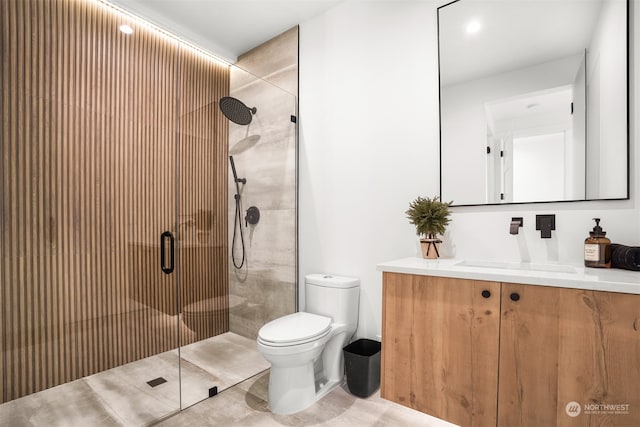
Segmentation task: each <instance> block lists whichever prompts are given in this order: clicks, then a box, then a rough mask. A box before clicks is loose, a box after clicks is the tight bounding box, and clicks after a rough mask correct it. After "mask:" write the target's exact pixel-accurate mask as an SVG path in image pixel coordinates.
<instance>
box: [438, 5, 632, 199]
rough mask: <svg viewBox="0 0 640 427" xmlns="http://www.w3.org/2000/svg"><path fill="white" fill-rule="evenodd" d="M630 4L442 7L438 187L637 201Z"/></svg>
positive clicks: (455, 194) (484, 195)
mask: <svg viewBox="0 0 640 427" xmlns="http://www.w3.org/2000/svg"><path fill="white" fill-rule="evenodd" d="M628 13H629V4H628V0H580V1H568V0H548V1H539V0H519V1H513V0H458V1H454V2H452V3H449V4H447V5H445V6H442V7H440V8H438V51H439V75H440V175H441V178H440V195H441V197H442V200H445V201H450V200H453V205H454V206H466V205H486V204H489V205H493V204H509V203H535V202H557V201H579V200H612V199H628V198H629V178H628V176H629V167H628V165H629V160H628V158H629V113H628V110H629V103H628V93H629V91H628V74H629V71H628V69H629V67H628V62H629V54H628V44H629V43H628V39H629V30H628V27H629V25H628Z"/></svg>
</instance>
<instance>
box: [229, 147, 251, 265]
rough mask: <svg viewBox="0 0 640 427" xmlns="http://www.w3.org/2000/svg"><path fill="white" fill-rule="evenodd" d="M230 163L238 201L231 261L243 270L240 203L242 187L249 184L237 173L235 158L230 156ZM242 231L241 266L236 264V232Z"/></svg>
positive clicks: (241, 239)
mask: <svg viewBox="0 0 640 427" xmlns="http://www.w3.org/2000/svg"><path fill="white" fill-rule="evenodd" d="M229 162H230V163H231V171H232V172H233V182H235V183H236V194H235V196H234V198H235V200H236V213H235V217H234V219H233V240H232V241H231V259H232V260H233V266H234V267H235V268H237V269H238V270H239V269H241V268H242V266H243V265H244V259H245V247H244V234H243V232H242V213H241V212H242V206H241V201H240V185H239V183H242V185H245V184H246V183H247V179H246V178H238V174H237V173H236V164H235V162H234V161H233V156H229ZM237 229H240V242H241V244H242V260H241V261H240V264H239V265H238V263H237V262H236V251H235V249H236V230H237Z"/></svg>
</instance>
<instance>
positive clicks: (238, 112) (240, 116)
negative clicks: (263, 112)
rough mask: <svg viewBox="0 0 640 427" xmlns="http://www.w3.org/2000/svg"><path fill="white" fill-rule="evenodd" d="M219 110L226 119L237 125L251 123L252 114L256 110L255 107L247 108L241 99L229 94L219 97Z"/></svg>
mask: <svg viewBox="0 0 640 427" xmlns="http://www.w3.org/2000/svg"><path fill="white" fill-rule="evenodd" d="M220 110H222V114H224V116H225V117H226V118H227V119H229V120H231V121H232V122H233V123H236V124H238V125H248V124H249V123H251V120H252V119H253V115H254V114H255V113H256V112H257V111H258V109H257V108H256V107H253V108H249V107H247V106H246V105H244V103H243V102H242V101H240V100H238V99H236V98H232V97H230V96H224V97H222V98H220Z"/></svg>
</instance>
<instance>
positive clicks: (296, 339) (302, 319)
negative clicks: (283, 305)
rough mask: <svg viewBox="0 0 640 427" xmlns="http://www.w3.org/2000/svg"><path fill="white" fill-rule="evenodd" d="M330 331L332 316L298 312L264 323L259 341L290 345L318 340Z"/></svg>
mask: <svg viewBox="0 0 640 427" xmlns="http://www.w3.org/2000/svg"><path fill="white" fill-rule="evenodd" d="M329 332H331V318H330V317H326V316H320V315H318V314H312V313H305V312H298V313H293V314H289V315H287V316H284V317H280V318H278V319H275V320H272V321H271V322H269V323H267V324H266V325H264V326H263V327H262V328H260V331H259V332H258V341H260V342H261V343H262V344H264V345H266V346H272V347H289V346H294V345H299V344H304V343H308V342H311V341H315V340H318V339H320V338H322V337H324V336H325V335H327V334H329Z"/></svg>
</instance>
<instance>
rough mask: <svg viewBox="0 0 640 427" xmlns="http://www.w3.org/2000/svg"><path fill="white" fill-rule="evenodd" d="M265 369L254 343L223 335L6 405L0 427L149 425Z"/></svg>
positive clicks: (0, 407)
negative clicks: (153, 383) (157, 381)
mask: <svg viewBox="0 0 640 427" xmlns="http://www.w3.org/2000/svg"><path fill="white" fill-rule="evenodd" d="M179 362H180V367H181V369H180V370H179V369H178V364H179ZM268 368H269V363H268V362H267V361H266V360H264V358H263V357H262V355H260V353H259V352H258V350H257V348H256V343H255V341H254V340H251V339H248V338H245V337H242V336H240V335H237V334H234V333H230V332H228V333H225V334H222V335H218V336H216V337H213V338H209V339H207V340H203V341H200V342H197V343H193V344H190V345H188V346H185V347H183V348H182V349H181V352H180V356H178V351H177V350H172V351H168V352H165V353H161V354H158V355H156V356H152V357H148V358H146V359H142V360H138V361H136V362H133V363H128V364H126V365H123V366H119V367H117V368H113V369H109V370H107V371H104V372H99V373H97V374H95V375H91V376H89V377H85V378H81V379H79V380H76V381H72V382H70V383H67V384H62V385H60V386H57V387H53V388H50V389H48V390H44V391H41V392H39V393H35V394H32V395H29V396H25V397H22V398H20V399H16V400H13V401H11V402H7V403H5V404H3V405H0V426H11V427H22V426H25V427H26V426H47V427H48V426H82V427H84V426H144V425H149V424H150V423H153V422H155V421H157V420H159V419H162V418H164V417H167V416H170V415H172V414H174V413H176V412H178V411H179V410H180V406H181V404H182V408H187V407H189V406H191V405H193V404H195V403H197V402H199V401H201V400H203V399H206V398H208V396H209V388H211V387H213V386H217V387H218V390H219V391H223V390H225V389H228V388H229V387H232V386H234V385H235V384H237V383H238V382H240V381H243V380H244V379H246V378H249V377H252V376H254V375H256V374H257V373H259V372H263V371H265V370H266V369H268ZM157 377H162V378H164V379H165V380H167V381H166V382H165V383H163V384H160V385H158V386H156V387H150V386H149V385H148V384H147V381H149V380H152V379H154V378H157ZM180 380H181V381H182V385H183V386H182V390H180V386H179V384H180Z"/></svg>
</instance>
